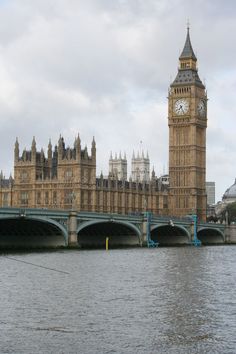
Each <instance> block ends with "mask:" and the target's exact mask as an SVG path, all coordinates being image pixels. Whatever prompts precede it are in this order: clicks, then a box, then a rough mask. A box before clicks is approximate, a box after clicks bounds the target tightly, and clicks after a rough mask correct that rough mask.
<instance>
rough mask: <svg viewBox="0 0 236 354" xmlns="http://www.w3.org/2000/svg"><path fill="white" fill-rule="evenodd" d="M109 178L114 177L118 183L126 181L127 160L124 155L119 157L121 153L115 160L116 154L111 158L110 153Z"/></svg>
mask: <svg viewBox="0 0 236 354" xmlns="http://www.w3.org/2000/svg"><path fill="white" fill-rule="evenodd" d="M109 176H110V177H115V178H117V179H118V180H119V181H122V180H125V181H126V180H127V159H126V154H124V157H123V158H122V157H121V153H120V154H119V157H118V158H117V154H115V157H114V158H113V157H112V153H111V156H110V159H109Z"/></svg>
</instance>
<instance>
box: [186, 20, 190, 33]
mask: <svg viewBox="0 0 236 354" xmlns="http://www.w3.org/2000/svg"><path fill="white" fill-rule="evenodd" d="M189 29H190V22H189V18H187V31H188V32H189Z"/></svg>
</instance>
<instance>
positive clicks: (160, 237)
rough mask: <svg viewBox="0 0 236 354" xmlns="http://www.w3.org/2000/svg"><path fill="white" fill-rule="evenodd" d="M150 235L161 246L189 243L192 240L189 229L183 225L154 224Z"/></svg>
mask: <svg viewBox="0 0 236 354" xmlns="http://www.w3.org/2000/svg"><path fill="white" fill-rule="evenodd" d="M150 236H151V239H152V240H153V241H155V242H158V244H159V246H176V245H188V244H190V242H191V241H190V240H191V235H190V233H189V231H188V230H187V229H186V228H185V227H184V226H182V225H174V226H171V225H169V224H166V225H153V226H152V227H151V235H150Z"/></svg>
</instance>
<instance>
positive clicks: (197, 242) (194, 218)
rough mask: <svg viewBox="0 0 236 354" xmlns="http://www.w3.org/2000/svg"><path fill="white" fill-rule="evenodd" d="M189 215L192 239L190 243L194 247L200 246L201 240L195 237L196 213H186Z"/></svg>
mask: <svg viewBox="0 0 236 354" xmlns="http://www.w3.org/2000/svg"><path fill="white" fill-rule="evenodd" d="M188 216H190V217H191V219H192V221H193V240H192V244H193V245H194V246H196V247H198V246H201V244H202V243H201V241H200V240H199V239H198V237H197V215H196V214H192V215H188Z"/></svg>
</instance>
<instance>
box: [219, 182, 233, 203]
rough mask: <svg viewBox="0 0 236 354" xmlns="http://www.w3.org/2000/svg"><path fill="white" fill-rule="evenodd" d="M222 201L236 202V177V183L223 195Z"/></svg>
mask: <svg viewBox="0 0 236 354" xmlns="http://www.w3.org/2000/svg"><path fill="white" fill-rule="evenodd" d="M222 202H224V203H227V204H228V203H233V202H236V179H235V181H234V184H232V186H230V187H229V188H228V189H226V191H225V193H224V195H223V197H222Z"/></svg>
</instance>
